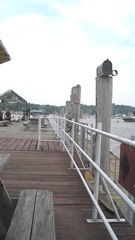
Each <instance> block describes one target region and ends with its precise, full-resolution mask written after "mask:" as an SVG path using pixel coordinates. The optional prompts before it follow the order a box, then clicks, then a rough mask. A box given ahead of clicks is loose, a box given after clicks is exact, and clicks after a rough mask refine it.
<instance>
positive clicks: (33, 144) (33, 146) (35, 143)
mask: <svg viewBox="0 0 135 240" xmlns="http://www.w3.org/2000/svg"><path fill="white" fill-rule="evenodd" d="M36 149H37V139H32V141H31V145H30V148H29V151H34V150H36Z"/></svg>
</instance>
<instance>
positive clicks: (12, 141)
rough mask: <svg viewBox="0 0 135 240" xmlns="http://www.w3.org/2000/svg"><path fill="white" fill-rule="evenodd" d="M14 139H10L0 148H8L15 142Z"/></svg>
mask: <svg viewBox="0 0 135 240" xmlns="http://www.w3.org/2000/svg"><path fill="white" fill-rule="evenodd" d="M15 141H16V139H14V138H12V139H10V141H9V142H8V143H7V144H6V145H5V146H4V147H3V148H2V149H3V150H8V149H10V148H11V146H12V145H13V144H14V143H15Z"/></svg>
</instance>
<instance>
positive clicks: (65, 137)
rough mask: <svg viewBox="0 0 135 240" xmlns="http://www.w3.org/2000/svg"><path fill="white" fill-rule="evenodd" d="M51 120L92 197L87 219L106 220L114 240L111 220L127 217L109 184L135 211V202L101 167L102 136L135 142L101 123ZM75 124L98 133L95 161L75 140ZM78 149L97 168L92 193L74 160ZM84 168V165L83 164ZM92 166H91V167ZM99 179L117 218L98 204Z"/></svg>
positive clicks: (39, 140) (72, 166)
mask: <svg viewBox="0 0 135 240" xmlns="http://www.w3.org/2000/svg"><path fill="white" fill-rule="evenodd" d="M48 119H49V122H50V124H51V127H52V128H53V130H54V131H55V133H56V136H57V139H59V140H60V144H61V146H63V150H64V149H65V150H66V151H67V153H68V154H69V156H70V159H71V162H70V168H71V169H76V171H77V172H78V174H79V176H80V178H81V180H82V182H83V184H84V186H85V188H86V190H87V192H88V194H89V196H90V197H91V200H92V201H93V209H92V219H87V222H91V223H96V222H101V219H102V221H103V222H104V224H105V226H106V228H107V230H108V232H109V234H110V236H111V238H112V239H113V240H116V239H117V237H116V235H115V233H114V231H113V229H112V228H111V226H110V224H109V222H114V221H116V222H123V221H125V219H123V218H120V216H119V214H118V211H117V208H116V206H115V204H114V202H113V199H112V197H111V194H110V191H109V187H108V185H109V186H111V188H113V189H114V190H115V191H116V193H117V194H118V195H119V196H120V197H121V198H122V199H123V200H124V202H125V203H126V204H127V205H128V206H129V208H130V209H131V210H132V211H133V212H134V213H135V204H134V203H133V202H132V201H131V200H130V199H129V198H128V197H127V196H126V195H125V193H123V192H122V191H121V189H120V188H119V187H118V186H117V185H116V184H115V183H114V182H113V181H112V180H111V179H110V178H109V177H108V176H107V175H106V174H105V173H104V172H103V171H102V169H101V168H100V153H101V138H102V135H103V136H107V137H109V138H111V139H114V140H116V141H119V142H121V143H125V144H126V145H129V146H131V147H134V148H135V142H133V141H131V140H128V139H125V138H121V137H119V136H116V135H113V134H110V133H107V132H103V131H102V130H101V129H102V125H101V123H98V124H97V129H95V128H93V127H89V126H86V125H84V124H80V123H76V122H74V121H71V120H68V119H65V118H62V117H58V116H51V117H49V118H48ZM67 122H68V123H70V124H71V125H72V129H71V133H70V134H68V133H67V132H66V131H65V128H66V123H67ZM75 125H77V126H81V127H82V128H87V129H89V130H90V131H92V132H94V133H96V146H95V149H96V151H95V162H94V161H93V159H92V158H91V157H90V156H88V155H87V153H86V152H85V151H84V150H83V149H82V148H81V147H80V146H79V145H78V144H77V143H76V142H75V141H74V127H75ZM41 130H42V128H41V117H39V125H38V132H39V137H38V146H39V147H40V144H41V141H42V139H41ZM75 149H76V150H78V151H79V152H80V153H81V156H84V157H85V158H86V159H87V160H88V162H89V163H90V164H91V166H92V168H94V169H95V176H94V192H93V193H92V191H91V190H90V188H89V186H88V184H87V182H86V181H85V179H84V177H83V175H82V173H81V171H80V168H79V167H78V166H77V164H76V162H75V160H74V150H75ZM82 166H83V168H84V165H83V164H82ZM90 168H91V167H90ZM99 179H101V180H102V183H103V185H104V188H105V190H106V193H107V194H108V197H109V199H110V201H111V203H112V206H113V208H114V212H115V215H116V219H107V218H106V217H105V215H104V213H103V211H102V210H101V208H100V206H99V204H98V197H99ZM97 213H99V215H100V217H101V219H97Z"/></svg>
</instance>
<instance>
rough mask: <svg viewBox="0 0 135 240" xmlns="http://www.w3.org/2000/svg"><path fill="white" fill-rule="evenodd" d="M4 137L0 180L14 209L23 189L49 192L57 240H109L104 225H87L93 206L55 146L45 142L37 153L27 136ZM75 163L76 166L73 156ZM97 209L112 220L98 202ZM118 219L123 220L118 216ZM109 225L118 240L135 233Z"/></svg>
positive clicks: (124, 226) (122, 225)
mask: <svg viewBox="0 0 135 240" xmlns="http://www.w3.org/2000/svg"><path fill="white" fill-rule="evenodd" d="M9 127H10V126H9ZM29 131H30V130H29ZM6 134H7V133H6ZM32 134H33V133H32ZM7 135H8V134H7ZM7 135H6V136H3V137H1V138H0V153H9V154H10V161H9V162H8V164H7V165H6V166H5V167H4V169H3V170H2V172H1V173H0V177H1V179H2V181H3V183H4V185H5V187H6V189H7V191H8V193H9V196H10V197H11V199H12V200H13V202H14V205H15V203H16V201H17V199H18V196H19V193H20V191H21V190H23V189H47V190H50V191H52V192H53V197H54V217H55V230H56V239H57V240H69V239H74V240H101V239H106V240H110V239H112V238H111V237H110V235H109V233H108V231H107V230H106V227H105V225H104V223H102V222H100V223H99V222H98V223H87V221H86V220H87V219H91V218H92V208H93V203H92V201H91V199H90V197H89V195H88V193H87V191H86V189H85V188H84V185H83V183H82V181H81V179H80V177H79V175H78V173H77V171H76V170H75V169H70V161H71V159H70V157H69V155H68V153H67V152H66V151H62V147H61V146H60V144H59V142H56V141H53V140H49V141H48V142H44V143H43V144H42V146H41V150H37V140H36V139H35V138H30V137H28V136H27V133H26V137H25V136H23V134H22V136H23V137H22V138H17V137H15V135H14V136H13V137H11V135H10V134H9V137H8V136H7ZM20 136H21V135H20ZM29 136H30V135H29ZM32 137H33V135H32ZM75 161H76V163H77V164H78V165H79V164H80V162H79V158H78V155H77V154H75ZM84 171H85V170H82V174H84ZM99 205H100V207H101V209H102V211H103V212H104V214H105V216H106V217H107V218H109V219H110V218H114V217H115V216H114V213H111V212H109V211H108V210H107V209H106V208H105V207H104V206H103V205H102V204H101V203H100V202H99ZM120 216H121V217H123V216H122V214H121V213H120ZM110 225H111V226H112V229H113V231H114V232H115V234H116V236H117V238H118V239H120V240H127V239H128V240H133V239H135V231H134V230H133V229H132V228H131V226H130V224H129V223H128V222H127V221H126V222H123V223H122V222H120V223H119V222H117V223H116V222H114V223H110ZM4 234H5V232H4V230H3V232H2V231H1V232H0V239H4V236H5V235H4Z"/></svg>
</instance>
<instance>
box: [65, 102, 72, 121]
mask: <svg viewBox="0 0 135 240" xmlns="http://www.w3.org/2000/svg"><path fill="white" fill-rule="evenodd" d="M71 111H72V110H71V101H66V108H65V118H66V117H67V116H68V114H70V113H71Z"/></svg>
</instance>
